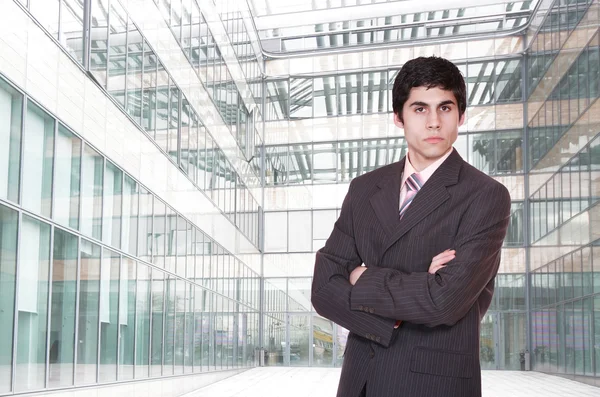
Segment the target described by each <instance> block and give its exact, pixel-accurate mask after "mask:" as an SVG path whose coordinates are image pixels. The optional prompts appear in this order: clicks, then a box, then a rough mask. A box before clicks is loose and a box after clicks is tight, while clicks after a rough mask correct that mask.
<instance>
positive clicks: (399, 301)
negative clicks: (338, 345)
mask: <svg viewBox="0 0 600 397" xmlns="http://www.w3.org/2000/svg"><path fill="white" fill-rule="evenodd" d="M404 161H405V160H404V159H403V160H401V161H400V162H398V163H394V164H391V165H388V166H385V167H382V168H380V169H378V170H375V171H373V172H370V173H367V174H365V175H362V176H360V177H357V178H355V179H354V180H353V181H352V183H351V184H350V187H349V191H348V194H347V195H346V198H345V199H344V203H343V205H342V210H341V213H340V217H339V219H338V220H337V222H336V223H335V227H334V229H333V232H332V233H331V236H330V237H329V239H328V240H327V243H326V244H325V247H324V248H322V249H321V250H320V251H319V252H318V253H317V257H316V263H315V270H314V278H313V285H312V302H313V305H314V307H315V309H316V311H317V312H318V313H319V314H320V315H322V316H323V317H326V318H328V319H331V320H332V321H334V322H336V323H337V324H339V325H341V326H343V327H345V328H347V329H348V330H350V334H349V336H348V342H347V345H346V351H345V354H344V363H343V367H342V375H341V379H340V385H339V388H338V396H339V397H355V396H358V395H359V393H360V391H361V390H362V388H363V386H364V385H365V384H366V387H367V396H368V397H396V396H407V397H419V396H423V397H425V396H426V397H437V396H439V397H442V396H443V397H470V396H480V395H481V371H480V366H479V325H480V322H481V319H482V317H483V315H484V314H485V312H486V311H487V309H488V307H489V305H490V302H491V299H492V294H493V291H494V278H495V276H496V273H497V271H498V266H499V263H500V249H501V246H502V242H503V240H504V237H505V235H506V230H507V227H508V220H509V215H510V196H509V193H508V191H507V189H506V188H505V187H504V186H503V185H502V184H500V183H498V182H496V181H495V180H493V179H492V178H490V177H489V176H487V175H485V174H483V173H482V172H480V171H478V170H477V169H475V168H474V167H472V166H471V165H469V164H468V163H466V162H465V161H464V160H463V159H462V158H461V157H460V155H459V154H458V153H457V152H456V150H454V151H453V153H452V154H451V155H450V156H449V157H448V158H447V159H446V160H445V161H444V163H443V164H442V165H441V166H440V167H439V168H438V169H437V170H436V172H435V173H434V174H433V175H432V176H431V178H430V179H429V180H428V181H427V182H426V183H425V185H424V186H423V188H422V189H421V190H420V191H419V193H418V194H417V195H416V196H415V198H414V200H413V202H412V203H411V205H410V207H409V208H408V210H407V211H406V213H405V214H404V216H403V218H402V220H399V219H398V209H399V202H398V201H399V197H400V183H401V176H402V171H403V169H404ZM446 249H455V250H456V258H455V259H454V260H453V261H451V262H450V263H448V265H447V266H446V267H444V268H442V269H440V270H439V271H438V272H437V273H436V274H435V275H431V274H429V273H427V270H428V269H429V265H430V263H431V260H432V258H433V257H434V256H435V255H437V254H439V253H441V252H442V251H444V250H446ZM362 263H364V264H365V265H366V266H367V267H368V269H367V270H366V271H365V272H364V273H363V274H362V276H361V277H360V278H359V280H358V282H357V283H356V285H354V286H352V285H351V284H350V283H349V282H348V276H349V274H350V272H351V271H352V270H353V269H354V268H356V267H357V266H359V265H360V264H362ZM396 319H401V320H403V323H402V325H401V326H400V327H399V328H398V329H394V327H393V326H394V323H395V320H396Z"/></svg>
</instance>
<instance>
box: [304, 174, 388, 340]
mask: <svg viewBox="0 0 600 397" xmlns="http://www.w3.org/2000/svg"><path fill="white" fill-rule="evenodd" d="M352 186H353V184H352V183H351V184H350V188H349V189H348V194H347V195H346V198H345V199H344V203H343V204H342V210H341V212H340V216H339V218H338V220H337V221H336V223H335V226H334V228H333V232H332V233H331V235H330V236H329V239H327V242H326V243H325V246H324V247H323V248H322V249H320V250H319V251H318V252H317V256H316V261H315V269H314V276H313V282H312V292H311V300H312V304H313V306H314V307H315V310H316V311H317V313H319V314H320V315H321V316H323V317H325V318H328V319H330V320H331V321H333V322H335V323H337V324H339V325H341V326H342V327H344V328H346V329H348V330H350V331H352V332H353V333H355V334H357V335H360V336H362V337H364V338H367V339H369V340H372V341H373V342H376V343H379V344H381V345H383V346H386V347H387V346H389V343H390V340H391V338H392V333H393V330H394V323H395V320H391V319H388V318H384V317H381V316H378V315H375V314H372V311H371V313H369V310H368V309H367V310H364V308H363V309H362V310H360V308H359V305H356V309H357V310H351V309H350V293H351V291H352V285H351V284H350V282H349V281H348V277H349V275H350V272H351V271H352V270H353V269H355V268H356V267H357V266H360V265H361V263H362V262H363V261H362V259H361V258H360V256H359V254H358V251H357V248H356V244H355V241H354V232H353V225H352V223H353V220H352Z"/></svg>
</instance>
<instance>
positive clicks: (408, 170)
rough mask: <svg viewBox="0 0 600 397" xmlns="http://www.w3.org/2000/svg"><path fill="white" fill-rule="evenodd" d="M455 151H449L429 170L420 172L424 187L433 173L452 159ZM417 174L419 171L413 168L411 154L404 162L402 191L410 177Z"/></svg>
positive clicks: (429, 167) (431, 165) (428, 168)
mask: <svg viewBox="0 0 600 397" xmlns="http://www.w3.org/2000/svg"><path fill="white" fill-rule="evenodd" d="M453 151H454V148H452V149H450V150H448V153H446V154H445V155H444V156H443V157H440V158H439V159H437V160H436V161H435V162H434V163H432V164H430V165H429V166H428V167H427V168H425V169H424V170H423V171H421V172H419V177H420V179H421V181H422V182H423V185H424V184H425V182H427V180H428V179H429V178H431V176H432V175H433V173H434V172H435V171H436V170H437V169H438V168H440V165H442V163H443V162H444V161H446V159H447V158H448V157H450V155H451V154H452V152H453ZM415 172H417V171H416V170H415V167H413V165H412V164H411V163H410V158H409V154H407V155H406V161H405V162H404V172H403V173H402V184H401V185H400V188H401V189H402V188H403V187H404V183H405V182H406V180H407V179H408V177H409V176H411V175H412V174H414V173H415Z"/></svg>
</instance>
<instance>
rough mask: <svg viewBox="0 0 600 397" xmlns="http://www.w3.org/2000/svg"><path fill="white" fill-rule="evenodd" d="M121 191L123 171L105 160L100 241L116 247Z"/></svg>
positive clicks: (117, 242) (118, 231)
mask: <svg viewBox="0 0 600 397" xmlns="http://www.w3.org/2000/svg"><path fill="white" fill-rule="evenodd" d="M122 191H123V171H121V170H120V169H119V168H117V166H115V165H114V164H112V163H111V162H108V161H107V162H106V171H105V174H104V206H103V213H102V217H103V222H102V241H104V242H105V243H106V244H110V245H111V246H113V247H116V248H119V247H120V246H121V195H122Z"/></svg>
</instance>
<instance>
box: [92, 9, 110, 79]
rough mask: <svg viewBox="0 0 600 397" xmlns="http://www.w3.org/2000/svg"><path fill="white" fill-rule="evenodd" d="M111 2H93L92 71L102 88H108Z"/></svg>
mask: <svg viewBox="0 0 600 397" xmlns="http://www.w3.org/2000/svg"><path fill="white" fill-rule="evenodd" d="M108 1H109V0H92V4H91V13H92V17H91V22H92V23H91V27H90V37H91V38H90V40H91V42H90V71H91V72H92V74H93V75H94V77H95V78H96V80H98V82H99V83H100V85H101V86H102V87H106V68H107V59H108V48H107V46H108V13H107V12H106V10H107V9H108Z"/></svg>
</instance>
